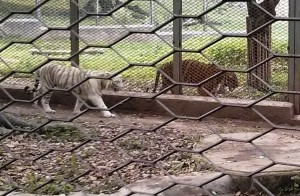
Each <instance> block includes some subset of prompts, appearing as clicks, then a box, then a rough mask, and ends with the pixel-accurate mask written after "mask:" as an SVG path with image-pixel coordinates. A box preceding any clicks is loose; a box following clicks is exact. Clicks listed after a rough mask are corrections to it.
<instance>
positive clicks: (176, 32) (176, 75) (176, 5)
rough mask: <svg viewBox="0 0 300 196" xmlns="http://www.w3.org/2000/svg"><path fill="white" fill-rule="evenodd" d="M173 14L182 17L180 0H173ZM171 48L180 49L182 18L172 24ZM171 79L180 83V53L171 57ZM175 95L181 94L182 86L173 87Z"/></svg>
mask: <svg viewBox="0 0 300 196" xmlns="http://www.w3.org/2000/svg"><path fill="white" fill-rule="evenodd" d="M173 14H174V15H175V16H176V15H182V0H173ZM173 46H174V48H177V49H180V48H182V18H177V19H175V20H174V22H173ZM173 62H174V63H173V79H174V80H175V81H178V82H180V81H181V76H182V74H181V73H182V71H181V70H182V66H181V65H182V53H181V52H176V53H174V55H173ZM174 92H175V94H182V86H177V87H174Z"/></svg>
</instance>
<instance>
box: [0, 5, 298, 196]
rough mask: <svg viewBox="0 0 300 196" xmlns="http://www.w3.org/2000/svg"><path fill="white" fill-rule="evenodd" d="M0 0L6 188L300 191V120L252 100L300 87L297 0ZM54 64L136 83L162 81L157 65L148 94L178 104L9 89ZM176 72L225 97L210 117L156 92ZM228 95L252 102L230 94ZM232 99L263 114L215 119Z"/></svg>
mask: <svg viewBox="0 0 300 196" xmlns="http://www.w3.org/2000/svg"><path fill="white" fill-rule="evenodd" d="M0 5H1V6H0V23H1V24H0V48H1V49H0V89H1V90H0V92H1V93H2V94H5V95H6V96H7V97H8V98H9V99H10V101H8V102H5V101H4V102H3V103H1V107H0V111H1V113H0V128H1V129H0V157H1V159H0V191H2V192H1V194H4V195H7V194H9V193H11V192H14V191H16V192H28V193H34V194H46V195H55V194H69V193H71V192H77V191H81V192H82V193H85V194H100V193H103V194H113V193H116V192H118V193H119V194H120V195H160V196H162V195H165V196H167V195H175V194H177V195H222V194H223V195H225V194H231V195H289V194H290V195H299V192H300V189H299V184H300V181H299V179H300V177H299V159H300V156H299V152H300V151H299V147H298V146H299V145H298V144H299V138H300V135H299V133H298V130H299V128H298V127H297V126H292V125H281V124H280V125H277V124H275V123H273V122H271V121H270V120H269V119H267V118H266V117H265V116H264V115H263V114H262V113H261V111H259V110H257V109H256V108H255V106H256V104H257V103H260V102H261V101H264V100H277V101H288V96H287V95H288V94H297V92H294V91H297V90H299V89H297V84H298V82H297V81H296V80H297V71H295V70H297V68H296V67H297V66H296V65H297V62H296V61H297V59H298V57H299V56H297V55H298V54H297V51H296V49H295V48H296V47H297V46H295V48H294V49H293V52H294V53H291V52H290V50H288V46H289V41H290V43H291V42H294V43H296V41H295V40H296V37H297V36H296V34H297V32H296V30H295V29H297V28H296V27H295V26H297V23H298V22H299V18H297V17H299V16H298V15H297V14H295V13H294V14H291V13H292V11H291V10H293V9H292V8H295V10H296V8H297V6H298V7H300V5H299V4H298V3H297V1H292V0H290V1H287V0H261V1H246V0H244V1H229V0H228V1H226V0H183V1H181V0H178V1H173V0H127V1H126V0H122V1H121V0H60V1H55V0H36V1H34V0H23V1H17V0H7V1H0ZM295 10H294V12H296V11H295ZM274 17H275V19H274ZM292 21H295V22H294V23H293V22H292ZM289 24H291V25H289ZM292 24H293V25H294V26H293V25H292ZM289 28H290V29H289ZM77 30H78V31H77ZM293 39H295V40H294V41H291V40H293ZM294 50H295V51H294ZM71 57H72V58H71ZM77 60H78V62H77ZM187 60H191V61H187ZM195 60H196V61H195ZM289 60H290V61H289ZM292 60H294V62H292ZM170 61H173V63H170V64H169V67H167V68H165V69H164V68H163V67H164V66H163V65H166V64H167V63H168V62H170ZM289 62H290V64H289ZM45 64H62V65H66V66H71V65H73V66H74V65H75V66H79V67H80V68H82V69H84V70H105V71H109V72H112V73H116V74H117V75H122V77H124V83H125V90H126V91H130V92H152V91H153V89H154V88H155V79H156V76H157V75H156V74H157V73H160V75H161V78H160V79H159V80H158V86H157V90H156V92H155V94H151V95H149V96H147V97H146V99H149V100H152V101H154V102H156V103H157V105H158V106H159V107H160V108H161V110H165V111H166V112H167V113H168V114H169V115H168V116H167V117H166V116H157V114H155V115H154V114H151V113H147V112H144V113H139V112H135V114H134V115H132V113H130V114H127V113H124V114H123V113H120V114H119V115H118V116H117V118H115V119H106V118H99V114H98V113H97V111H93V110H94V109H95V108H91V107H89V106H88V105H87V109H86V110H84V111H83V113H80V114H79V115H73V114H71V111H70V110H69V109H68V108H66V107H65V106H57V108H56V109H57V111H58V112H57V114H53V115H52V114H45V112H41V111H39V110H38V111H37V109H36V108H32V107H30V106H28V105H26V104H28V102H30V104H31V102H33V100H32V99H30V100H27V99H25V100H23V99H16V98H14V97H12V96H11V95H10V94H9V93H8V91H7V90H6V89H7V88H8V87H13V88H19V87H21V88H24V87H25V86H27V85H29V86H33V85H34V82H35V80H34V78H33V74H32V72H33V71H35V69H37V68H39V67H40V66H42V65H43V66H44V65H45ZM291 67H292V68H293V69H294V71H291ZM289 71H290V73H289ZM299 73H300V72H299ZM288 74H290V75H288ZM291 75H292V76H291ZM291 78H293V80H292V79H291ZM288 81H289V82H288ZM178 82H179V83H178ZM163 83H164V84H167V85H166V86H164V85H163ZM176 84H182V94H184V95H193V96H198V95H199V94H200V95H202V96H203V93H204V95H205V96H211V97H214V98H215V100H216V101H217V102H218V103H219V104H220V105H219V106H218V107H216V108H212V109H211V110H208V111H207V112H206V113H204V114H201V115H200V117H199V116H193V117H190V116H185V115H181V114H177V113H176V112H174V111H172V109H171V108H169V107H168V103H167V102H163V101H161V100H159V99H157V97H159V96H161V94H164V93H170V92H167V91H166V90H167V89H171V88H173V87H174V93H180V87H177V86H176ZM76 85H77V86H78V85H80V84H76ZM200 85H201V86H200ZM162 87H163V88H162ZM223 88H224V89H223ZM50 90H51V91H52V90H53V89H50ZM288 90H289V91H288ZM60 91H67V90H65V89H64V90H60ZM213 91H217V93H215V92H213ZM292 91H293V92H292ZM214 93H215V94H214ZM73 94H74V93H73ZM298 94H299V93H298ZM135 96H138V97H141V98H145V97H142V96H141V95H139V94H137V95H135ZM224 97H225V98H237V99H247V100H253V101H254V102H253V103H251V104H249V105H247V106H241V105H238V104H237V103H235V102H234V103H233V104H229V105H228V104H226V103H224V102H222V101H220V99H219V98H224ZM133 98H134V96H133V97H130V96H129V97H128V98H127V99H124V100H122V102H120V103H117V104H115V105H114V106H112V107H111V108H110V109H111V110H115V109H117V108H118V106H119V105H121V104H127V102H129V101H132V100H133V101H134V99H133ZM66 99H67V98H66ZM294 99H297V96H294ZM197 107H201V106H197ZM226 107H233V108H235V107H240V108H245V109H247V111H249V115H256V116H259V117H261V119H262V121H263V122H251V121H241V120H232V119H215V118H212V117H211V115H212V114H213V113H218V112H220V111H222V109H223V108H226ZM33 114H34V115H33ZM274 141H275V142H274ZM282 146H285V148H283V147H282ZM291 157H292V158H291ZM279 171H280V172H281V173H284V175H283V176H278V175H277V173H278V172H279ZM286 172H288V173H286ZM162 176H163V177H162ZM278 179H279V180H278ZM282 179H283V180H282ZM151 180H152V181H151ZM273 180H274V181H273ZM224 184H225V185H224ZM274 184H275V185H274ZM221 185H224V186H221ZM222 187H223V188H222ZM224 187H226V188H224Z"/></svg>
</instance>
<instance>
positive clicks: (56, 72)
mask: <svg viewBox="0 0 300 196" xmlns="http://www.w3.org/2000/svg"><path fill="white" fill-rule="evenodd" d="M34 76H35V85H34V88H32V89H30V87H28V86H26V87H25V92H26V93H30V92H33V94H34V97H36V96H39V95H41V94H43V93H46V92H47V91H48V89H49V88H57V89H69V88H71V87H73V86H74V85H76V84H79V83H80V82H82V81H83V80H85V79H86V78H87V77H103V78H107V77H110V76H111V73H109V72H105V71H95V70H88V71H82V70H80V69H79V68H76V67H70V66H65V65H55V64H47V65H44V66H43V67H41V68H40V69H38V70H37V71H36V72H35V73H34ZM40 82H41V85H39V83H40ZM104 89H108V90H114V91H119V90H123V82H122V77H121V76H115V77H113V78H112V79H110V80H109V79H95V78H94V79H89V80H87V81H85V82H84V83H82V84H80V85H79V86H78V87H76V88H74V89H73V90H72V91H73V92H74V93H76V94H77V95H78V96H79V97H80V98H81V99H82V100H83V101H86V100H90V101H91V102H92V103H93V104H95V105H96V106H97V107H98V108H100V109H103V110H101V113H102V115H103V116H104V117H115V114H112V113H111V112H110V111H108V110H107V106H106V105H105V103H104V101H103V99H102V90H104ZM51 96H52V92H49V93H48V94H46V95H45V96H43V97H42V99H41V104H42V107H43V109H44V110H45V112H47V113H55V110H53V109H52V108H51V107H50V105H49V102H50V98H51ZM35 104H36V105H37V104H38V100H37V101H35ZM83 104H84V103H83V102H82V101H81V100H80V99H78V98H77V100H76V105H75V107H74V111H73V113H74V114H79V113H80V112H81V111H80V109H81V107H82V106H83Z"/></svg>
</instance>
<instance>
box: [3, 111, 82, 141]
mask: <svg viewBox="0 0 300 196" xmlns="http://www.w3.org/2000/svg"><path fill="white" fill-rule="evenodd" d="M38 126H40V125H39V124H32V123H28V122H26V121H24V120H22V119H20V118H18V117H15V116H13V115H10V114H5V113H0V136H1V135H5V134H8V133H10V132H11V131H12V129H13V127H18V128H21V129H25V130H32V129H34V128H36V127H38ZM70 127H71V128H76V127H75V126H72V125H70V124H66V123H61V122H58V123H55V124H51V125H46V126H44V127H43V128H41V130H39V131H47V130H48V129H49V130H51V129H58V128H70Z"/></svg>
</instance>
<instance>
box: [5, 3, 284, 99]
mask: <svg viewBox="0 0 300 196" xmlns="http://www.w3.org/2000/svg"><path fill="white" fill-rule="evenodd" d="M118 3H120V2H114V1H112V4H111V5H110V4H109V6H107V7H104V8H101V6H99V3H98V4H97V1H79V3H78V7H79V8H78V9H79V18H82V17H84V16H85V14H86V12H87V11H88V12H89V13H96V11H97V10H98V13H100V14H101V13H102V14H103V13H105V12H107V11H109V10H112V9H114V8H115V7H117V6H118ZM218 3H220V1H193V0H191V1H184V2H183V4H182V14H184V15H185V16H188V15H197V14H201V13H204V12H206V11H207V10H209V9H212V8H213V7H215V6H216V5H217V4H218ZM6 4H7V6H6V7H7V9H13V10H16V11H18V10H22V11H23V10H25V11H28V10H30V9H32V8H33V7H34V6H35V5H36V3H35V2H33V1H24V2H14V1H11V2H7V3H6ZM97 5H98V7H97ZM105 9H107V10H105ZM6 11H7V10H6ZM172 13H173V3H172V1H171V0H164V1H159V2H155V1H134V2H132V3H129V4H128V6H127V7H122V8H121V9H119V10H118V11H116V12H114V14H113V15H112V17H105V16H97V15H96V16H94V15H90V16H88V17H85V18H84V19H83V20H82V21H81V22H80V23H79V29H80V33H79V35H80V36H79V48H83V47H85V46H87V45H95V46H97V48H95V47H90V48H88V49H87V50H85V52H83V53H81V54H80V55H79V59H80V64H81V67H83V68H87V69H104V70H109V71H117V70H120V69H122V68H124V67H125V66H126V65H127V64H128V62H130V63H153V62H155V61H156V60H157V59H158V57H161V56H162V55H166V54H169V53H170V52H172V47H173V46H172V41H173V38H176V37H175V35H174V34H173V30H172V29H173V23H172V22H169V23H168V24H166V25H165V26H162V27H161V28H159V29H157V31H155V34H142V33H134V34H131V35H130V36H127V37H126V38H125V39H123V40H122V41H120V42H118V43H116V44H114V45H113V46H112V47H111V48H106V47H107V46H109V45H110V44H112V43H114V42H115V41H116V40H118V39H120V38H121V37H122V36H125V35H126V34H127V33H128V32H129V31H149V30H151V29H155V28H156V27H159V26H160V25H161V24H163V23H164V22H165V21H168V20H169V19H170V18H172V16H173V14H172ZM3 14H5V10H3ZM247 15H248V11H247V3H246V2H228V3H225V4H223V5H221V6H217V7H216V8H213V9H212V10H211V11H210V12H208V13H207V14H204V15H203V16H202V19H203V21H205V22H201V21H200V20H197V19H193V18H183V24H182V25H183V26H182V37H178V39H180V40H181V39H182V40H181V41H180V42H182V49H184V50H198V49H201V48H203V47H205V46H206V45H207V44H209V43H212V42H214V41H215V40H217V39H219V38H221V37H222V36H223V35H227V34H232V36H229V37H226V38H225V39H222V40H220V41H218V42H216V43H215V44H213V45H212V46H211V47H208V48H205V49H204V50H203V51H202V52H203V54H204V55H206V57H204V56H203V55H201V54H199V53H189V52H183V54H182V56H183V59H187V58H191V59H198V60H201V61H203V62H212V61H213V62H215V63H218V64H219V65H220V66H223V67H224V68H229V69H246V68H247V67H248V62H250V61H251V60H249V58H251V57H249V51H248V46H247V38H246V37H241V35H245V34H246V33H247V24H246V22H245V20H246V17H247ZM276 16H278V17H287V16H288V2H286V1H280V2H279V4H278V5H277V6H276ZM69 24H70V2H69V1H67V0H66V1H62V2H61V3H60V4H59V5H58V4H57V3H56V2H54V1H49V2H47V3H45V4H43V6H41V7H40V8H39V9H37V10H36V11H34V13H33V14H14V15H13V16H11V17H9V18H8V19H7V20H5V21H3V23H2V34H5V36H3V38H2V39H3V41H2V45H3V46H4V45H5V44H7V40H8V39H11V40H12V41H30V40H31V39H33V38H34V37H36V36H37V35H40V34H41V33H43V32H45V31H46V29H47V27H50V28H51V27H59V28H66V27H67V26H69ZM270 27H271V28H272V31H271V32H270V33H271V35H270V50H272V51H273V52H276V53H280V54H287V46H288V34H289V33H288V21H281V20H278V21H276V22H274V23H272V24H271V25H270ZM248 30H249V29H248ZM157 35H158V36H157ZM235 35H236V36H235ZM69 36H70V31H68V30H51V31H49V32H47V33H46V34H45V35H43V36H41V37H40V38H39V39H37V40H36V41H34V42H33V45H18V44H16V45H14V46H13V47H10V48H9V49H8V50H5V51H4V52H3V53H2V59H3V62H2V63H3V67H8V66H9V67H10V68H7V69H2V70H1V72H2V74H5V73H7V72H6V70H10V69H15V68H21V67H22V69H23V70H24V69H27V70H29V68H30V67H32V66H34V63H31V62H32V60H34V61H35V62H41V61H43V60H44V59H45V56H43V55H41V53H43V52H46V54H48V55H49V57H53V58H67V57H69V53H68V51H69V50H70V45H71V42H70V40H69V39H67V38H68V37H69ZM5 37H6V38H5ZM98 46H104V48H98ZM16 47H17V48H18V50H17V54H14V55H12V52H11V51H14V52H13V53H16V52H15V51H16V50H15V48H16ZM255 55H258V54H255ZM12 56H15V57H12ZM17 56H18V57H20V58H18V57H17ZM123 58H125V59H126V61H127V62H126V61H125V60H124V59H123ZM207 58H209V60H208V59H207ZM253 58H256V57H255V56H254V57H253ZM253 58H252V62H251V63H253V65H254V64H256V63H259V61H262V60H264V59H263V58H262V59H260V60H259V59H258V60H257V61H256V63H255V61H253ZM112 59H114V61H113V62H114V64H112V63H111V62H112ZM170 60H172V56H170V57H169V58H166V59H164V60H162V61H160V62H159V63H163V62H167V61H170ZM248 60H249V61H248ZM5 63H6V64H7V65H4V64H5ZM269 64H271V66H270V68H271V70H270V71H269V72H270V74H271V76H270V81H268V82H269V84H270V85H271V86H272V87H274V88H275V89H280V90H287V87H288V82H287V81H288V75H287V73H288V61H287V59H286V58H274V59H272V60H270V62H269ZM24 65H27V66H24ZM253 65H252V66H253ZM24 67H26V68H24ZM250 67H251V65H250ZM155 72H156V69H154V68H141V67H134V68H132V69H130V70H128V71H125V72H124V73H123V75H124V77H125V78H126V79H127V81H128V89H129V90H134V91H142V92H145V91H147V90H150V91H151V90H152V89H153V82H154V78H155ZM237 75H238V78H239V81H240V86H239V88H238V89H236V91H235V93H231V94H227V95H220V96H226V97H237V98H247V99H252V98H253V99H255V98H258V97H260V96H262V95H264V94H265V92H261V91H260V90H257V89H256V88H252V87H251V85H249V83H247V74H237ZM24 77H25V76H24ZM23 81H24V82H18V84H25V80H23ZM145 84H147V85H145ZM184 93H185V94H187V95H197V94H195V92H194V91H185V92H184ZM271 99H275V100H286V99H284V97H282V96H279V97H278V96H272V97H271Z"/></svg>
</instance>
